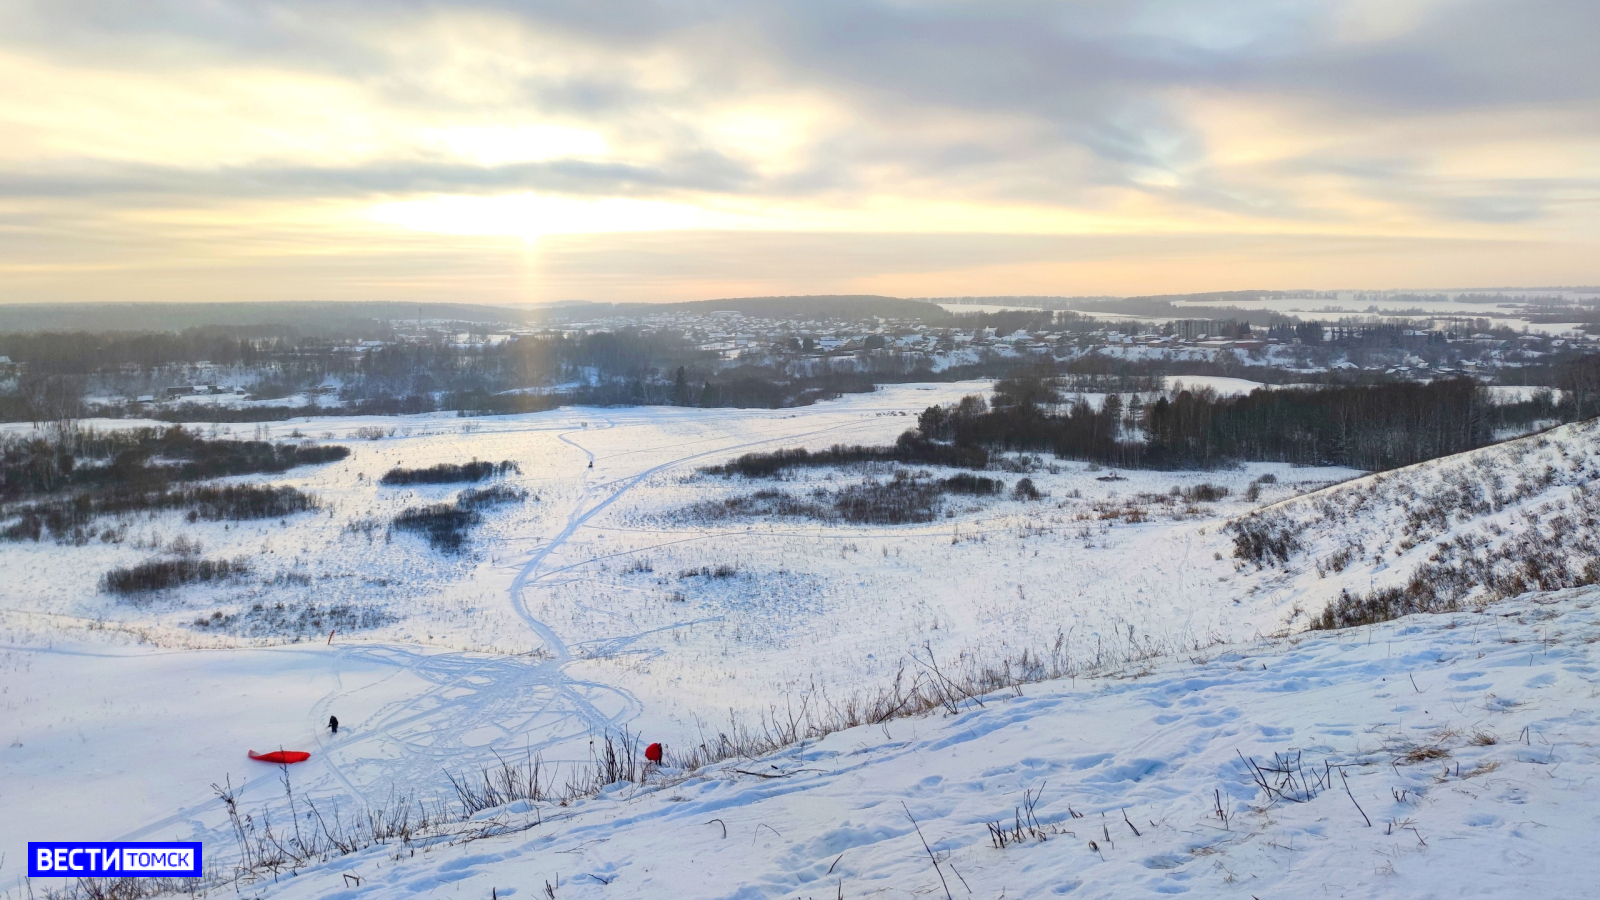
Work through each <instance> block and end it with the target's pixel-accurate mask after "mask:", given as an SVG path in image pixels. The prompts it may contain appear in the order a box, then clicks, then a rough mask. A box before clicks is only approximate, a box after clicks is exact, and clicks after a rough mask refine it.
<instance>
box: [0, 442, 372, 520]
mask: <svg viewBox="0 0 1600 900" xmlns="http://www.w3.org/2000/svg"><path fill="white" fill-rule="evenodd" d="M349 455H350V448H348V447H342V446H338V445H315V444H273V443H268V442H266V441H239V440H217V439H208V438H205V437H202V436H201V435H199V434H198V433H196V432H193V431H189V430H186V429H183V428H179V427H176V426H174V427H171V428H135V429H129V430H126V431H96V430H93V429H76V428H75V429H66V430H63V431H59V432H57V433H56V434H55V435H53V436H52V437H48V438H46V437H23V438H6V439H4V440H0V502H8V501H12V500H16V499H20V498H24V497H28V496H34V495H39V494H48V493H52V492H55V491H63V490H68V489H72V488H110V489H117V490H127V491H153V490H159V489H162V488H165V487H166V486H167V485H169V484H172V483H174V482H181V481H201V480H205V479H210V478H223V477H226V476H230V475H254V474H261V473H276V472H285V471H288V470H289V469H292V468H294V467H296V466H305V465H315V464H318V463H326V462H333V461H336V460H341V459H344V458H345V457H347V456H349ZM152 460H157V462H154V463H153V462H152Z"/></svg>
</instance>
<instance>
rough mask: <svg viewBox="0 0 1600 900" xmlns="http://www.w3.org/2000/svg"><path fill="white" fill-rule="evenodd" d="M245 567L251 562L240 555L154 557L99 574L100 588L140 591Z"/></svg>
mask: <svg viewBox="0 0 1600 900" xmlns="http://www.w3.org/2000/svg"><path fill="white" fill-rule="evenodd" d="M248 571H250V566H249V565H248V564H247V563H246V562H245V561H244V560H242V559H233V560H228V559H192V558H191V559H155V560H150V561H148V562H142V563H139V564H138V565H136V566H134V567H132V568H127V569H123V568H118V569H112V570H111V571H109V572H107V573H105V574H104V575H102V576H101V577H100V589H101V590H102V591H105V592H106V593H111V594H124V595H126V594H142V593H149V592H151V591H164V590H168V589H170V588H175V587H180V586H182V585H185V584H190V583H193V582H200V581H217V580H220V579H223V578H231V577H233V576H235V575H243V574H244V573H246V572H248Z"/></svg>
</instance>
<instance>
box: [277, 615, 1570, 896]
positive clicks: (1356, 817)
mask: <svg viewBox="0 0 1600 900" xmlns="http://www.w3.org/2000/svg"><path fill="white" fill-rule="evenodd" d="M1597 600H1600V590H1596V589H1594V588H1584V589H1579V590H1571V591H1565V592H1560V593H1556V594H1534V595H1527V596H1524V597H1521V598H1518V599H1516V600H1512V601H1507V602H1505V603H1502V604H1497V605H1496V606H1494V607H1493V608H1492V611H1490V612H1480V613H1458V614H1453V615H1449V616H1429V617H1417V618H1412V619H1408V620H1404V621H1400V622H1393V623H1388V624H1385V625H1381V626H1376V627H1373V628H1365V629H1357V630H1350V631H1344V632H1337V633H1330V634H1321V635H1315V636H1311V637H1308V638H1305V639H1297V640H1293V641H1283V642H1278V643H1272V644H1259V645H1254V646H1249V647H1240V648H1237V649H1234V650H1231V651H1229V652H1226V653H1221V654H1219V655H1217V656H1215V657H1213V658H1210V659H1196V660H1192V661H1181V662H1173V663H1171V664H1168V665H1164V666H1160V667H1157V668H1155V669H1154V670H1152V671H1148V672H1144V673H1139V674H1136V675H1132V676H1130V677H1126V678H1122V679H1101V680H1079V681H1078V682H1077V683H1076V684H1074V683H1070V682H1055V683H1047V684H1043V685H1038V686H1035V687H1031V688H1028V689H1026V690H1025V691H1023V692H1021V694H1020V696H1014V697H1013V696H1006V697H993V698H989V699H987V700H986V702H985V703H984V705H983V706H982V707H981V708H976V707H974V708H970V709H967V710H965V711H963V712H962V713H961V714H959V715H954V716H948V717H943V718H940V717H928V718H920V719H909V720H900V721H896V722H893V723H890V724H889V725H887V726H868V727H862V728H857V729H853V730H850V731H845V732H840V733H837V734H834V735H832V736H830V737H828V738H827V739H825V740H822V741H820V742H818V743H814V744H807V745H802V746H799V747H795V748H793V749H791V750H789V751H787V752H783V753H780V754H777V755H776V756H773V757H771V758H766V759H761V760H756V761H746V762H742V763H739V764H730V765H724V766H721V767H718V768H715V769H713V770H709V771H706V772H703V773H701V774H698V775H696V776H694V777H691V778H687V779H681V778H678V777H674V776H673V775H672V774H671V773H662V774H661V776H660V777H659V778H658V779H657V780H656V781H655V782H654V783H651V784H649V785H646V786H643V787H635V786H631V785H617V786H616V787H615V789H614V790H612V791H609V792H607V793H606V794H604V795H602V796H601V797H600V798H599V799H595V800H591V801H585V802H581V803H578V804H575V805H573V806H571V807H568V808H559V807H553V806H552V807H547V808H544V809H542V810H539V811H528V810H527V808H526V807H511V808H508V809H502V810H499V811H496V812H494V813H492V814H485V815H484V817H483V818H484V820H485V821H486V822H487V821H488V820H495V821H499V822H501V823H503V824H507V825H519V824H522V825H525V824H528V823H529V822H531V821H533V820H534V819H535V817H536V816H542V824H539V825H537V826H535V827H533V828H532V829H531V830H528V831H524V832H522V833H520V834H517V835H511V836H503V837H492V838H485V839H481V840H476V841H471V842H468V843H464V844H459V845H456V846H448V847H435V848H432V849H430V850H426V851H423V850H419V851H418V852H416V853H415V855H412V856H402V858H401V859H400V860H399V861H398V862H396V861H395V860H394V859H393V857H394V856H395V855H396V854H395V853H394V851H393V849H392V848H380V849H381V850H386V851H387V852H380V851H379V850H374V851H368V852H366V853H363V854H359V855H356V856H353V857H346V858H342V859H337V860H334V861H332V862H329V863H327V864H326V865H323V866H321V867H320V868H316V869H311V870H304V871H302V872H301V873H300V874H299V876H298V877H292V878H280V879H279V881H278V883H277V884H272V883H270V882H267V883H262V884H258V885H256V886H255V887H254V888H253V889H252V892H254V891H260V892H261V893H262V894H265V895H268V896H275V897H285V898H288V897H292V898H312V897H325V898H332V897H338V898H354V897H372V898H379V897H400V896H410V895H413V894H417V893H440V892H446V891H448V892H449V894H450V895H451V896H461V897H489V896H491V895H493V896H502V897H503V896H509V895H512V894H522V895H527V896H540V897H545V896H554V897H558V898H563V900H565V898H599V897H606V898H613V900H614V898H623V897H664V896H672V897H707V898H711V897H715V898H779V897H786V898H810V897H816V898H822V897H828V898H833V897H840V896H842V897H851V898H854V897H900V896H913V895H916V896H935V897H941V896H947V895H948V896H952V897H967V896H974V897H990V898H993V897H1044V896H1055V895H1071V896H1078V897H1134V896H1145V895H1155V894H1182V893H1187V894H1191V895H1193V896H1199V897H1212V896H1215V897H1230V898H1231V897H1261V898H1267V897H1291V896H1311V895H1313V894H1314V895H1317V896H1331V897H1394V896H1405V897H1419V898H1420V897H1463V896H1541V895H1548V896H1578V895H1580V894H1582V893H1583V892H1584V891H1585V890H1586V889H1585V888H1584V887H1583V885H1584V884H1587V883H1590V882H1592V880H1593V878H1594V876H1595V875H1597V874H1600V862H1596V860H1595V858H1594V856H1593V855H1592V854H1591V853H1588V852H1587V851H1588V849H1589V848H1590V846H1591V844H1592V837H1591V835H1592V833H1593V830H1594V828H1595V827H1596V826H1597V825H1600V812H1597V811H1600V778H1597V776H1600V749H1597V745H1600V720H1597V718H1596V716H1595V715H1594V713H1593V710H1592V707H1593V704H1592V700H1591V699H1590V698H1591V697H1592V696H1593V694H1594V692H1595V690H1596V688H1597V686H1600V676H1597V674H1596V672H1597V669H1596V661H1597V660H1596V657H1597V655H1600V652H1597V651H1596V649H1595V642H1597V641H1600V609H1596V608H1595V603H1596V601H1597ZM1274 770H1279V771H1274ZM1030 792H1031V793H1030ZM1030 803H1032V806H1031V812H1030V811H1029V810H1030V806H1029V804H1030ZM1019 808H1020V809H1019ZM516 810H521V811H516ZM913 817H914V820H915V821H913ZM990 822H995V823H998V825H999V826H1000V827H1001V828H1003V829H1006V830H1015V829H1017V827H1018V825H1019V823H1020V826H1021V831H1022V834H1021V835H1020V836H1021V838H1022V840H1021V841H1020V842H1018V843H1015V844H1010V845H1008V846H1006V847H1005V848H1004V849H1001V848H1000V847H998V846H996V840H995V838H994V836H993V834H992V831H991V829H990V828H989V826H988V824H987V823H990ZM1369 822H1370V824H1368V823H1369ZM1041 836H1042V839H1041ZM924 841H926V848H925V846H924ZM930 854H931V858H930ZM935 858H936V859H937V862H938V866H937V868H936V867H935V865H934V864H933V859H935ZM343 873H350V874H351V875H352V876H359V877H360V879H361V881H360V884H359V886H355V885H354V882H353V880H350V879H344V878H342V877H340V876H341V874H343ZM558 879H559V881H558ZM546 885H548V886H549V893H547V892H546Z"/></svg>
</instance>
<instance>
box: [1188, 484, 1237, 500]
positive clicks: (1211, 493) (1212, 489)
mask: <svg viewBox="0 0 1600 900" xmlns="http://www.w3.org/2000/svg"><path fill="white" fill-rule="evenodd" d="M1228 493H1229V491H1228V489H1227V488H1225V487H1222V486H1221V485H1217V484H1211V483H1210V482H1202V483H1200V484H1197V485H1195V486H1194V487H1192V488H1189V489H1188V490H1186V491H1184V492H1183V499H1185V500H1187V501H1189V502H1190V503H1215V502H1217V501H1218V500H1221V499H1222V498H1224V497H1226V496H1228Z"/></svg>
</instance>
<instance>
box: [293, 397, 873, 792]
mask: <svg viewBox="0 0 1600 900" xmlns="http://www.w3.org/2000/svg"><path fill="white" fill-rule="evenodd" d="M870 423H871V420H866V421H850V422H843V423H838V424H834V425H829V426H826V427H823V428H818V429H813V430H811V431H807V432H803V433H799V434H789V435H783V436H780V437H771V438H762V439H759V440H754V441H746V442H743V443H738V444H732V445H726V444H725V445H721V446H718V447H716V448H714V449H708V450H701V451H699V452H692V453H688V454H685V455H682V456H677V457H674V458H673V459H670V460H668V461H665V462H661V463H658V464H656V465H653V466H650V467H649V468H646V469H644V470H643V471H640V472H637V473H634V474H630V475H625V476H623V477H621V478H618V479H613V480H609V481H600V482H597V483H593V484H588V485H586V486H585V488H584V491H583V493H582V495H581V496H580V497H579V498H578V500H577V501H576V503H575V504H574V506H573V509H572V512H571V513H570V514H569V515H568V517H567V522H566V525H565V526H564V527H563V528H562V530H561V531H560V532H559V533H557V534H556V535H555V536H554V537H552V538H551V539H550V540H549V541H547V542H546V543H545V544H544V545H543V546H541V547H539V548H538V549H537V550H535V551H534V553H533V554H532V555H531V556H530V557H529V558H528V560H527V561H526V562H525V563H523V565H522V567H521V569H520V570H519V571H518V572H517V575H516V577H515V578H514V579H513V580H512V583H511V586H510V588H509V590H508V594H509V600H510V603H511V606H512V609H513V610H514V611H515V612H516V614H517V616H518V617H519V618H520V619H521V620H522V621H523V623H524V624H525V625H526V626H527V627H528V630H529V631H531V632H532V633H533V636H534V637H535V638H537V644H536V646H534V647H533V648H532V649H531V650H530V651H529V652H528V653H526V654H520V655H516V656H499V655H490V654H481V653H450V652H444V653H430V652H427V651H425V650H422V649H420V648H416V647H411V646H404V645H375V644H353V645H349V646H346V647H344V648H343V649H342V651H341V652H342V653H343V654H344V655H345V656H346V658H350V659H357V660H361V661H364V662H368V663H378V664H381V665H387V666H393V667H395V668H396V670H397V671H404V672H407V673H409V674H411V675H413V676H414V677H417V678H420V679H422V680H424V681H426V682H428V683H429V684H430V685H431V687H429V688H428V689H427V690H425V691H424V692H422V693H421V694H418V695H416V696H412V697H409V698H406V699H405V700H401V701H396V702H394V703H391V704H388V705H387V706H385V707H383V708H382V709H381V710H379V712H378V713H377V715H375V716H373V717H372V718H371V719H369V721H367V722H365V723H363V724H362V725H361V728H360V731H353V732H351V733H350V734H349V737H346V733H345V732H341V734H340V735H339V737H338V738H334V739H331V740H330V739H328V735H327V734H326V731H325V730H321V726H322V723H324V722H326V721H327V717H328V715H329V714H330V713H331V712H332V711H333V709H334V707H335V704H336V703H337V702H338V701H339V700H340V699H341V698H342V697H344V696H347V695H346V694H344V693H343V692H336V693H334V694H331V695H329V696H328V697H326V698H324V700H322V701H321V702H320V703H318V704H317V705H316V707H315V709H314V710H313V711H312V714H311V722H310V724H311V726H312V727H313V728H316V729H319V730H318V731H317V734H319V738H318V743H319V745H320V747H319V749H320V750H321V751H322V752H321V753H320V754H319V756H320V758H321V759H322V761H323V763H324V767H325V768H326V769H327V771H328V773H329V774H330V775H331V776H332V777H333V778H334V779H335V780H337V781H338V782H339V784H340V785H341V786H342V787H343V789H344V791H347V792H349V793H350V794H351V795H354V796H355V797H357V798H360V799H361V800H362V801H364V802H367V803H377V802H379V801H382V800H384V799H386V798H387V797H388V796H389V794H390V791H391V786H395V785H404V786H408V787H410V788H411V789H415V790H419V791H422V790H426V789H427V787H428V786H435V785H437V786H441V787H442V786H443V784H444V774H445V773H446V772H461V771H467V772H475V771H476V770H477V769H479V768H487V767H490V766H496V765H499V762H500V760H501V759H505V760H508V761H509V760H511V759H514V758H515V759H522V758H526V756H527V755H528V754H543V755H544V757H545V759H546V760H547V761H548V762H551V763H558V764H559V763H561V762H584V761H586V760H587V755H588V746H589V745H588V741H589V739H590V738H591V737H593V736H594V735H596V734H601V733H605V732H608V731H615V730H616V729H618V728H620V727H622V726H624V725H626V724H627V723H628V722H630V721H632V720H633V719H634V718H635V717H636V716H637V715H638V714H639V712H640V705H639V701H638V700H637V698H635V697H634V695H633V694H632V693H631V692H629V691H628V690H627V689H625V688H622V687H619V686H616V685H610V684H603V683H599V682H593V681H583V680H579V679H575V678H572V677H571V676H569V675H568V674H567V673H566V672H565V668H566V666H567V664H568V663H570V662H572V659H573V656H572V652H571V649H570V648H569V647H568V645H567V643H566V641H565V640H564V639H563V638H562V637H561V635H559V634H557V633H556V631H555V630H554V629H553V628H551V627H550V626H549V625H548V624H546V623H545V622H543V621H541V620H540V619H539V618H537V617H536V616H535V615H533V613H532V612H531V611H530V609H529V607H528V599H527V592H528V589H529V588H530V587H532V586H533V585H535V584H537V583H538V582H540V581H541V580H543V579H545V578H547V577H549V576H551V575H553V574H556V573H558V572H561V571H564V570H566V569H568V568H570V566H558V567H555V568H547V563H549V562H550V561H551V558H552V556H553V555H554V554H556V553H557V552H558V551H559V550H560V549H561V548H562V547H564V546H565V545H566V543H567V542H568V541H569V540H570V539H571V538H572V536H573V535H575V534H576V533H577V532H578V531H579V530H581V529H582V528H583V527H584V526H585V525H587V524H588V523H589V522H590V521H591V520H593V519H594V518H595V517H596V516H598V515H600V514H601V513H603V512H605V511H606V510H607V509H609V508H610V507H611V506H612V505H613V504H615V503H616V502H617V501H618V500H620V499H622V497H623V496H624V495H626V494H627V493H628V492H629V491H630V490H632V489H633V488H635V487H637V486H639V485H640V484H643V483H644V482H646V481H647V480H649V479H650V478H651V477H653V476H655V475H658V474H660V473H662V472H665V471H667V470H669V469H673V468H676V467H679V466H683V465H686V464H690V463H693V462H696V461H698V460H702V459H705V458H707V457H722V456H727V455H730V454H737V453H740V452H744V451H746V450H749V449H751V448H754V447H759V446H762V445H767V444H773V443H793V442H798V441H803V440H806V439H808V438H813V437H815V436H817V435H819V434H826V433H828V432H830V431H838V430H842V429H850V428H857V427H862V426H863V425H866V424H870ZM612 427H616V426H615V423H614V422H612V421H611V420H609V419H607V420H606V424H605V425H604V426H603V427H602V428H599V429H581V430H578V429H575V430H572V431H566V432H563V433H561V434H559V435H557V439H558V440H560V441H561V442H563V443H565V444H567V445H569V446H571V447H573V448H575V449H577V450H579V451H580V452H582V453H583V454H584V456H585V457H586V465H585V469H584V472H585V476H586V477H587V476H588V474H589V473H593V472H594V471H595V470H593V469H589V468H587V463H588V462H593V461H596V457H595V454H594V452H593V451H591V450H589V449H588V448H586V447H584V446H583V445H582V444H580V443H578V442H577V441H575V440H573V439H572V436H573V435H577V434H582V433H586V432H590V431H600V430H605V429H609V428H612ZM699 621H703V620H695V621H693V622H682V623H677V624H675V625H671V626H668V627H667V628H665V629H651V632H656V631H664V630H670V629H671V628H681V627H685V626H688V625H693V624H697V623H698V622H699ZM651 632H645V633H640V634H624V635H616V636H612V637H606V638H599V639H596V640H593V641H588V642H586V643H588V644H591V645H594V646H596V647H598V648H606V649H610V650H613V651H618V650H620V649H621V648H625V647H627V646H628V645H629V644H631V643H633V642H634V641H636V640H638V639H640V638H643V637H645V636H646V635H647V634H649V633H651ZM347 730H348V729H347ZM315 758H316V757H314V759H315Z"/></svg>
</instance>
